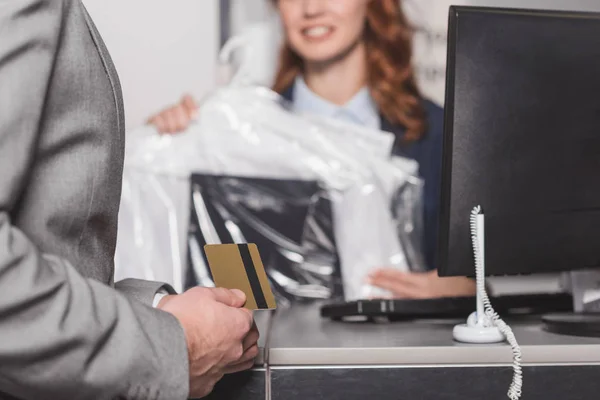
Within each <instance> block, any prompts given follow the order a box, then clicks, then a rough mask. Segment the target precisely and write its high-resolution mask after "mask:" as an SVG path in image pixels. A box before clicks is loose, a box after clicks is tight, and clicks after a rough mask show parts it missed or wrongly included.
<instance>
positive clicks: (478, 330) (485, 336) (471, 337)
mask: <svg viewBox="0 0 600 400" xmlns="http://www.w3.org/2000/svg"><path fill="white" fill-rule="evenodd" d="M452 335H453V336H454V340H456V341H457V342H462V343H477V344H486V343H499V342H504V341H505V340H506V338H505V337H504V335H503V334H502V332H500V330H499V329H498V328H497V327H495V326H490V327H485V326H477V325H475V326H470V325H467V324H460V325H456V326H455V327H454V330H453V331H452Z"/></svg>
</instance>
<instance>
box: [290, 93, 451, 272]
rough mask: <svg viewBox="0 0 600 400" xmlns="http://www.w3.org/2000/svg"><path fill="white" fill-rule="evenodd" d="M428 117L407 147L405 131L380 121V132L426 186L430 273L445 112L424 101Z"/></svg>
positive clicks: (433, 265) (425, 245) (425, 248)
mask: <svg viewBox="0 0 600 400" xmlns="http://www.w3.org/2000/svg"><path fill="white" fill-rule="evenodd" d="M281 95H282V96H283V98H284V99H286V100H288V101H293V100H294V86H293V85H292V86H290V87H289V88H288V89H287V90H285V91H284V92H283V93H282V94H281ZM423 105H424V107H425V112H426V113H427V131H426V132H425V134H424V135H423V137H422V138H421V139H420V140H419V141H417V142H414V143H411V144H409V145H404V144H402V137H403V136H404V133H405V129H404V127H402V126H400V125H394V124H391V123H390V122H389V121H387V120H386V119H385V118H384V117H383V116H382V117H381V129H382V130H383V131H386V132H391V133H393V134H394V135H395V136H396V143H395V144H394V150H393V154H394V155H398V156H403V157H407V158H411V159H413V160H415V161H417V162H418V163H419V174H420V176H421V178H423V180H424V182H425V189H424V190H425V191H424V196H423V197H424V198H423V201H424V207H423V209H424V215H423V222H424V232H423V235H424V237H423V253H424V256H425V262H426V265H427V267H428V268H429V269H435V268H436V263H435V254H436V246H437V236H438V230H439V223H438V219H439V211H440V185H441V168H442V133H443V121H444V112H443V110H442V108H440V107H438V106H437V105H435V104H434V103H432V102H431V101H429V100H425V99H424V100H423Z"/></svg>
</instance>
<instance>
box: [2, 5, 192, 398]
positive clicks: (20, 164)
mask: <svg viewBox="0 0 600 400" xmlns="http://www.w3.org/2000/svg"><path fill="white" fill-rule="evenodd" d="M123 142H124V125H123V102H122V97H121V89H120V86H119V81H118V78H117V74H116V71H115V69H114V66H113V64H112V62H111V60H110V57H109V55H108V52H107V51H106V48H105V47H104V44H103V42H102V40H101V38H100V35H99V34H98V32H97V31H96V29H95V28H94V26H93V23H92V22H91V20H90V18H89V16H88V15H87V13H86V11H85V9H84V7H83V5H82V4H81V2H80V0H0V398H2V399H5V398H19V399H70V400H73V399H122V398H124V399H169V400H171V399H179V398H185V397H186V396H187V394H188V358H187V350H186V343H185V336H184V333H183V330H182V328H181V326H180V325H179V323H178V321H177V320H176V319H175V318H174V317H173V316H171V315H170V314H167V313H164V312H162V311H158V310H155V309H153V308H152V307H151V306H150V304H151V301H152V298H153V296H154V294H155V293H156V291H157V289H159V288H160V287H161V286H162V284H160V283H152V282H140V281H132V280H129V281H127V282H123V283H121V284H119V283H117V285H116V290H115V289H114V288H113V287H114V286H115V285H113V279H112V276H113V257H114V254H113V253H114V249H115V239H116V233H117V213H118V206H119V197H120V191H121V173H122V164H123Z"/></svg>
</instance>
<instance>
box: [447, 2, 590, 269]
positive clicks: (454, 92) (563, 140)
mask: <svg viewBox="0 0 600 400" xmlns="http://www.w3.org/2000/svg"><path fill="white" fill-rule="evenodd" d="M477 205H481V207H482V208H483V211H484V214H485V239H486V243H485V251H486V273H487V274H489V275H509V274H529V273H537V272H550V271H567V270H573V269H585V268H594V267H600V14H591V13H577V12H558V11H539V10H538V11H530V10H513V9H497V8H477V7H452V8H451V9H450V18H449V35H448V64H447V88H446V103H445V129H444V151H443V170H442V188H441V216H440V237H439V246H438V267H439V268H438V272H439V274H440V276H458V275H462V276H473V275H474V266H473V255H472V247H471V238H470V230H469V214H470V212H471V210H472V208H473V207H475V206H477Z"/></svg>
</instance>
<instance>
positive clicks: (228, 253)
mask: <svg viewBox="0 0 600 400" xmlns="http://www.w3.org/2000/svg"><path fill="white" fill-rule="evenodd" d="M204 252H205V253H206V258H207V259H208V266H209V267H210V271H211V272H212V276H213V280H214V282H215V286H217V287H222V288H226V289H239V290H241V291H242V292H244V293H245V294H246V304H245V305H244V307H246V308H247V309H250V310H272V309H275V308H277V305H276V304H275V296H273V291H272V290H271V285H270V284H269V279H268V278H267V273H266V272H265V267H264V265H263V263H262V260H261V258H260V254H259V253H258V248H257V247H256V245H255V244H208V245H206V246H204Z"/></svg>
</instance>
